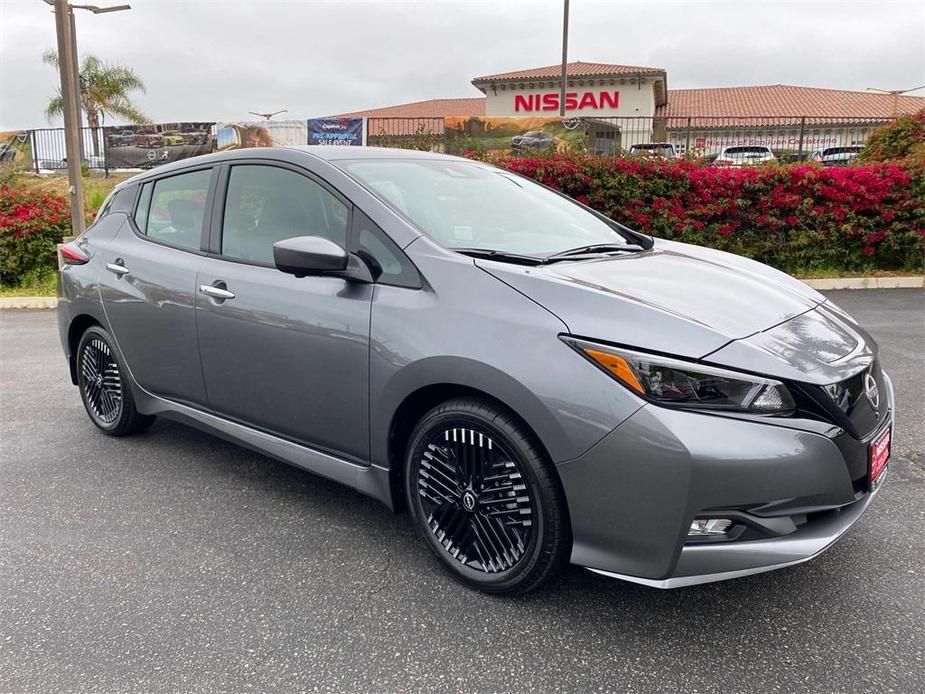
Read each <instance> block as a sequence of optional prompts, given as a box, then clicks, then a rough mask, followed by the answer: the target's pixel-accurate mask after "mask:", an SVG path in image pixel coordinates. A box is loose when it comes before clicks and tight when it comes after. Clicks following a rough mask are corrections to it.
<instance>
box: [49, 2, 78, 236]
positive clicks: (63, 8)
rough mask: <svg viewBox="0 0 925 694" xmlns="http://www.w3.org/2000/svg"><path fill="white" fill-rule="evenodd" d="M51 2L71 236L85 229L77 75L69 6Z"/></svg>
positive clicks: (64, 3)
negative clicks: (56, 41) (61, 111)
mask: <svg viewBox="0 0 925 694" xmlns="http://www.w3.org/2000/svg"><path fill="white" fill-rule="evenodd" d="M54 2H55V31H56V32H57V35H58V68H59V70H60V72H61V98H62V99H63V101H64V151H65V153H66V156H67V180H68V186H69V189H68V190H69V193H70V201H71V227H72V229H73V232H72V235H73V236H78V235H80V234H82V233H83V231H84V229H85V223H84V188H83V180H82V179H81V177H80V163H81V161H83V159H82V156H81V146H80V77H79V76H78V74H77V56H76V55H74V53H73V51H74V43H75V42H74V40H73V34H72V31H73V29H72V21H73V16H72V15H71V8H70V7H69V6H68V3H67V0H54Z"/></svg>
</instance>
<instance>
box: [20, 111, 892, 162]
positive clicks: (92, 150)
mask: <svg viewBox="0 0 925 694" xmlns="http://www.w3.org/2000/svg"><path fill="white" fill-rule="evenodd" d="M457 120H459V119H453V121H457ZM479 120H484V121H486V122H488V121H489V120H491V117H484V118H480V117H473V118H471V119H467V121H479ZM507 120H516V119H507ZM889 120H890V119H888V118H839V117H831V118H823V117H813V116H767V117H754V118H743V117H738V116H681V115H669V116H654V117H651V116H646V117H644V116H620V117H612V116H608V117H582V118H568V119H565V120H561V121H560V120H559V119H556V118H551V119H549V121H548V123H549V127H550V128H551V129H552V131H556V130H558V131H563V129H565V130H567V131H568V134H567V138H564V139H563V140H562V142H561V143H560V144H565V145H567V146H581V147H582V149H584V151H587V152H592V153H595V154H614V155H616V154H622V153H630V154H632V153H637V152H645V151H647V149H648V150H649V151H651V145H653V144H656V143H661V144H662V145H664V146H665V149H667V146H668V145H670V146H671V148H672V150H673V152H674V154H676V155H681V156H683V155H689V156H692V157H700V158H703V159H707V160H709V159H712V158H715V157H716V156H717V155H718V154H720V152H722V150H723V149H724V148H726V147H737V146H765V147H768V148H769V149H771V151H772V152H773V153H774V154H775V156H776V157H777V158H778V159H780V160H782V161H800V160H804V159H806V158H808V157H809V156H811V154H812V153H813V152H815V151H817V150H820V149H822V148H825V147H838V146H847V145H862V144H864V142H866V141H867V139H868V138H869V137H870V135H871V133H872V132H873V131H874V130H875V129H877V128H878V127H881V126H882V125H884V124H885V123H887V122H889ZM525 123H526V121H525ZM530 123H531V125H530V127H531V129H536V127H538V126H536V119H535V118H534V119H530ZM365 125H366V142H367V144H368V145H371V146H378V147H396V148H404V149H420V150H430V151H436V152H450V153H455V151H456V150H457V149H460V148H463V147H465V148H468V147H470V146H471V142H472V138H471V137H468V136H467V138H466V140H465V143H463V142H462V141H461V140H459V139H458V138H455V137H453V135H454V133H455V132H456V131H455V130H453V129H451V131H448V130H447V128H446V121H445V120H444V118H431V117H428V118H410V117H406V118H368V119H367V120H366V124H365ZM26 135H28V141H27V142H20V140H22V138H25V137H26ZM507 141H510V138H508V139H507ZM81 142H82V146H83V154H82V157H81V159H82V161H83V162H84V164H85V165H86V166H87V167H88V168H90V169H94V170H101V171H108V170H109V169H110V168H112V166H111V165H110V162H108V161H107V151H106V147H105V142H104V134H103V129H102V128H97V129H96V130H95V131H94V130H93V129H91V128H83V129H82V131H81ZM546 142H547V143H548V142H552V143H553V144H552V145H546V146H547V148H548V147H549V146H556V144H555V140H554V139H547V140H546ZM13 144H15V145H16V146H17V147H18V148H19V151H20V152H23V151H28V155H24V156H19V157H18V158H17V159H16V161H17V162H21V165H22V167H23V168H29V169H32V170H34V171H35V172H36V173H53V172H63V171H65V170H66V169H67V156H66V154H65V146H64V129H63V128H39V129H35V130H29V131H22V132H21V133H19V134H18V135H17V141H16V142H15V143H13ZM647 146H649V147H648V148H647ZM9 147H12V145H7V148H9ZM499 147H501V148H502V149H503V148H504V147H505V145H504V143H503V142H502V143H501V144H498V143H497V142H495V143H492V145H491V146H490V147H489V149H496V150H497V149H498V148H499ZM508 149H510V147H509V146H508ZM7 154H10V152H7ZM114 163H115V162H114Z"/></svg>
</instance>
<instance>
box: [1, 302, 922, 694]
mask: <svg viewBox="0 0 925 694" xmlns="http://www.w3.org/2000/svg"><path fill="white" fill-rule="evenodd" d="M832 296H833V297H834V298H835V300H836V301H837V302H838V303H839V304H840V305H841V306H843V307H844V308H845V309H847V310H848V311H850V312H852V313H854V314H855V315H856V316H857V317H858V318H860V319H861V320H862V321H863V322H864V323H866V324H867V325H868V326H869V327H870V328H871V330H872V332H873V333H874V335H875V336H876V337H877V338H878V339H879V340H880V343H881V346H882V355H883V361H884V365H885V366H886V368H887V369H888V370H889V372H890V373H891V374H892V376H893V377H894V379H895V380H896V382H897V386H898V396H899V406H900V407H901V408H902V414H901V417H900V420H899V424H898V432H897V446H898V450H899V451H900V453H901V454H902V456H903V457H901V458H897V459H896V460H894V464H893V466H892V471H891V474H890V477H889V479H888V481H887V482H886V484H885V486H884V488H883V491H882V494H881V495H880V497H879V498H878V500H877V502H876V503H875V504H874V505H873V507H872V508H871V509H870V511H869V512H868V513H867V515H866V516H865V517H864V518H863V519H862V520H861V522H860V523H859V524H858V525H857V526H856V527H855V528H854V529H853V530H852V531H851V532H850V533H849V534H848V535H847V536H846V537H844V538H843V539H842V541H841V542H840V543H839V544H838V545H836V546H835V547H834V548H832V549H831V550H830V551H828V552H827V553H825V554H824V555H822V556H821V557H819V558H818V559H817V560H816V561H813V562H810V563H808V564H804V565H802V566H798V567H794V568H790V569H785V570H783V571H779V572H774V573H770V574H764V575H759V576H753V577H749V578H743V579H739V580H736V581H731V582H727V583H720V584H711V585H706V586H699V587H693V588H686V589H680V590H676V591H669V592H662V591H657V590H653V589H648V588H644V587H641V586H635V585H631V584H627V583H621V582H618V581H613V580H609V579H606V578H602V577H599V576H596V575H594V574H591V573H589V572H587V571H584V570H582V569H578V568H574V567H573V568H571V569H570V570H568V571H567V572H566V573H565V575H563V576H562V578H561V579H559V580H558V581H557V582H555V583H554V584H553V585H551V586H549V587H548V588H547V589H545V590H543V591H542V592H541V593H539V594H536V595H533V596H529V597H526V598H521V599H503V598H492V597H487V596H484V595H481V594H478V593H474V592H472V591H469V590H467V589H465V588H462V587H461V586H459V585H458V584H456V583H454V582H453V581H452V580H450V579H449V578H448V577H447V576H446V575H445V574H444V573H443V571H441V570H440V569H439V568H438V567H437V565H436V564H435V562H434V561H433V560H432V559H431V558H430V556H429V555H428V553H427V550H426V548H425V547H424V546H423V545H422V543H421V542H419V540H418V539H417V537H416V536H415V534H414V532H413V528H412V527H411V525H410V523H409V522H408V520H407V518H406V517H401V516H394V515H392V514H391V513H390V512H389V511H388V510H386V509H385V508H384V507H382V506H380V505H379V504H377V503H376V502H373V501H371V500H368V499H366V498H364V497H362V496H360V495H359V494H356V493H354V492H352V491H349V490H347V489H343V488H341V487H338V486H336V485H334V484H332V483H329V482H326V481H324V480H322V479H319V478H317V477H313V476H312V475H310V474H308V473H305V472H301V471H299V470H296V469H294V468H291V467H287V466H285V465H283V464H280V463H276V462H274V461H271V460H268V459H267V458H264V457H262V456H259V455H257V454H254V453H251V452H249V451H246V450H244V449H242V448H238V447H236V446H233V445H231V444H228V443H224V442H222V441H220V440H218V439H215V438H212V437H210V436H207V435H205V434H202V433H199V432H197V431H194V430H192V429H188V428H186V427H183V426H180V425H178V424H172V423H170V422H165V421H159V422H158V423H157V424H155V426H154V427H153V428H152V429H151V431H150V432H149V433H148V434H146V435H143V436H140V437H136V438H130V439H121V440H118V439H110V438H107V437H105V436H102V435H101V434H98V433H97V432H96V431H95V430H94V429H93V427H92V426H91V425H90V423H89V422H88V421H87V419H86V417H85V415H84V412H83V410H82V408H81V405H80V401H79V398H78V394H77V391H76V389H75V388H73V387H72V386H70V385H69V384H68V382H67V376H66V373H65V365H64V361H63V359H62V357H61V354H60V351H59V346H58V338H57V333H56V327H55V322H54V315H53V314H52V313H51V312H11V311H4V312H2V313H0V331H2V332H0V691H14V692H24V691H29V692H52V691H60V690H65V689H68V690H79V691H126V690H134V691H145V692H159V691H165V692H174V691H209V690H233V691H245V690H255V691H271V690H272V691H296V690H309V691H313V690H319V691H330V690H350V691H358V690H379V691H381V690H404V691H417V690H422V691H446V690H466V691H473V690H482V691H485V690H495V691H498V690H509V691H524V692H538V691H579V690H580V691H589V690H593V691H598V690H622V691H664V692H677V691H697V692H729V691H753V692H768V691H785V692H788V691H794V690H801V691H802V690H813V691H860V690H866V691H871V692H886V691H896V692H912V691H921V687H922V682H923V681H925V660H923V658H925V656H923V644H925V638H923V637H925V565H923V564H925V539H923V529H925V469H923V465H922V459H921V457H920V456H921V451H922V450H923V449H925V434H923V420H925V414H923V406H922V400H923V398H922V393H923V392H925V383H923V378H925V357H923V351H925V324H923V321H925V292H922V291H918V290H896V291H890V290H871V291H857V292H841V293H839V292H835V293H832ZM916 457H918V460H917V461H914V460H912V459H913V458H916Z"/></svg>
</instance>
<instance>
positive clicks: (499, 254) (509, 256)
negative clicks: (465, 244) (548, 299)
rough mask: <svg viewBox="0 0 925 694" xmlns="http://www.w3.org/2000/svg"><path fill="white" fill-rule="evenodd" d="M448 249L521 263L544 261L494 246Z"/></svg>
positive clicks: (534, 263) (537, 263)
mask: <svg viewBox="0 0 925 694" xmlns="http://www.w3.org/2000/svg"><path fill="white" fill-rule="evenodd" d="M450 250H452V251H456V252H457V253H462V254H463V255H468V256H471V257H473V258H489V259H490V260H501V261H507V262H510V263H519V264H521V265H541V264H542V263H544V262H546V258H540V257H538V256H535V255H521V254H519V253H508V252H507V251H499V250H497V249H494V248H451V249H450Z"/></svg>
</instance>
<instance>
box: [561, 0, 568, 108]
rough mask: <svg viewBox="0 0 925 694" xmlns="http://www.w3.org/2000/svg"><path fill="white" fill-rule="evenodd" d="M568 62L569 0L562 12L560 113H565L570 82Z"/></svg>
mask: <svg viewBox="0 0 925 694" xmlns="http://www.w3.org/2000/svg"><path fill="white" fill-rule="evenodd" d="M567 64H568V0H565V8H564V9H563V12H562V77H561V78H560V84H559V115H560V116H564V115H565V88H566V86H567V84H568V75H567V74H566V65H567Z"/></svg>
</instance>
